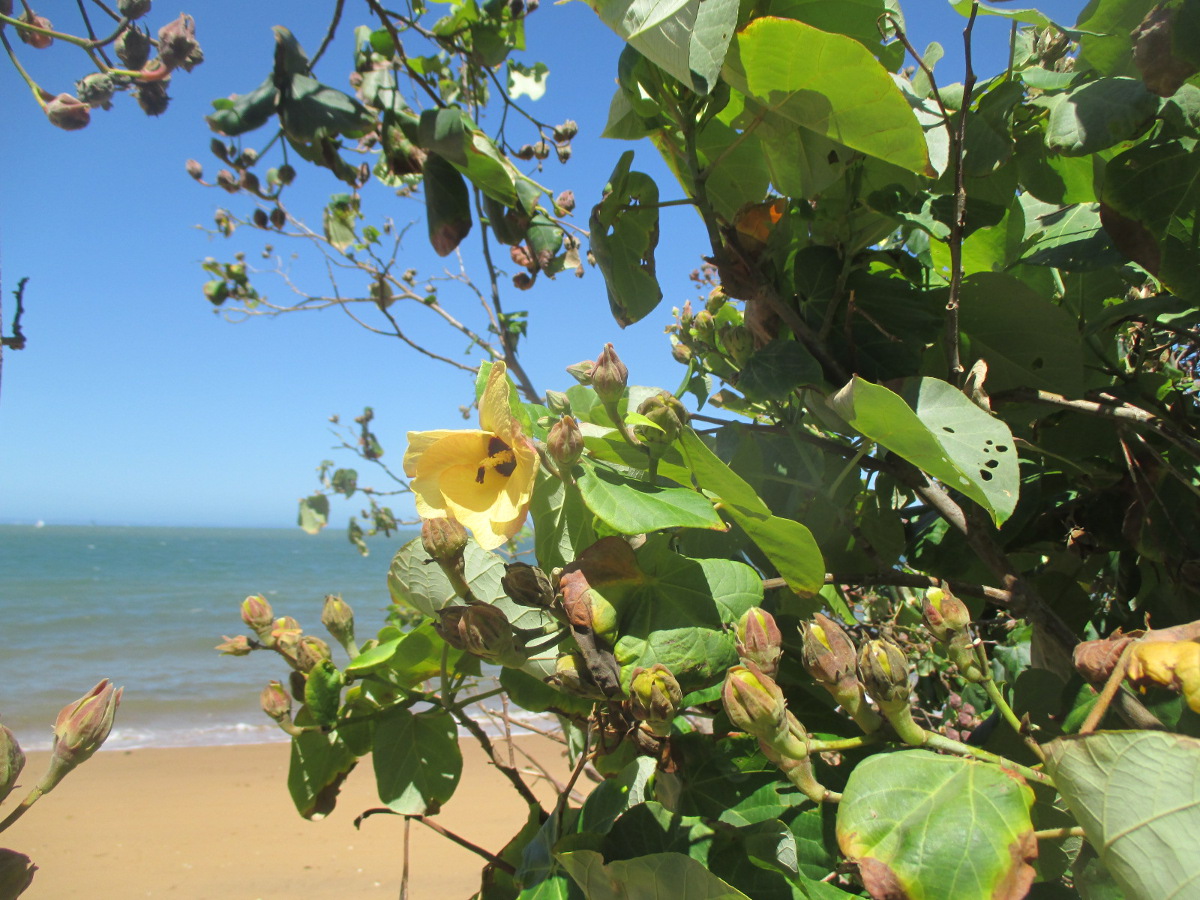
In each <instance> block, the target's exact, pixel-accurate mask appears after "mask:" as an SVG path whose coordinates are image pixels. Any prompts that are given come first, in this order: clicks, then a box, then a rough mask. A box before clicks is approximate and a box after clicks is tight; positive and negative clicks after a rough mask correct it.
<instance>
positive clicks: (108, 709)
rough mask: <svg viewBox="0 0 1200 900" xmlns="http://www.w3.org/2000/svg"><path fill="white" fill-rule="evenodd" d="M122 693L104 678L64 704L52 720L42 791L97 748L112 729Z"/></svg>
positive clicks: (121, 690) (48, 788)
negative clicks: (80, 695) (51, 734)
mask: <svg viewBox="0 0 1200 900" xmlns="http://www.w3.org/2000/svg"><path fill="white" fill-rule="evenodd" d="M123 692H124V689H123V688H114V687H113V685H112V684H111V683H109V680H108V679H107V678H105V679H104V680H103V681H101V682H100V683H99V684H98V685H96V686H95V687H94V688H92V689H91V690H90V691H88V693H86V694H85V695H84V696H82V697H80V698H79V699H78V700H76V701H75V702H74V703H69V704H67V705H66V706H64V707H63V709H62V712H60V713H59V714H58V719H57V720H56V721H55V723H54V743H53V746H52V748H51V756H50V768H49V771H47V772H46V775H45V776H44V777H43V778H42V781H41V782H40V783H39V785H38V787H40V788H41V789H42V791H43V792H46V791H49V790H51V789H52V788H53V787H54V786H55V785H56V784H58V783H59V782H60V781H62V779H63V778H64V777H65V776H66V774H67V773H68V772H70V771H71V770H72V769H74V768H75V767H76V766H78V765H79V764H80V763H83V762H86V761H87V760H88V759H90V758H91V756H92V754H93V753H95V752H96V751H97V750H99V749H100V745H101V744H103V743H104V742H105V741H106V740H107V739H108V735H109V732H111V731H112V725H113V717H114V716H115V715H116V713H117V707H118V706H119V705H120V704H121V694H122V693H123Z"/></svg>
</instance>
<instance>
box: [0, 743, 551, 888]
mask: <svg viewBox="0 0 1200 900" xmlns="http://www.w3.org/2000/svg"><path fill="white" fill-rule="evenodd" d="M513 740H514V743H515V744H516V745H517V747H519V748H520V749H521V750H524V751H525V752H527V753H529V754H530V755H531V756H532V757H534V758H535V759H537V760H538V762H539V763H541V764H542V765H543V766H544V767H545V768H546V769H547V770H548V771H549V772H550V773H551V774H552V776H553V777H554V778H555V779H556V780H558V781H559V782H560V783H562V782H565V781H566V780H567V778H568V777H569V771H568V766H567V762H566V758H565V752H564V748H563V746H562V745H561V744H558V743H556V742H554V741H551V740H548V739H546V738H543V737H539V736H536V735H533V736H520V737H516V738H514V739H513ZM460 746H461V747H462V751H463V758H464V761H463V775H462V780H461V782H460V784H459V787H458V790H457V792H456V794H455V796H454V797H453V798H452V799H451V800H450V801H449V802H448V803H447V804H446V806H445V808H444V809H443V810H442V811H441V812H440V813H439V814H438V815H437V817H436V821H437V823H438V824H439V825H441V826H442V827H444V828H446V829H448V830H449V831H451V832H454V833H456V834H459V835H461V836H462V837H464V838H466V839H467V840H469V841H471V842H472V843H474V844H477V845H479V846H480V847H483V848H485V849H486V850H489V851H491V852H498V851H499V850H500V849H501V848H502V847H503V846H504V845H505V843H507V841H508V840H509V839H510V838H512V836H513V835H515V834H516V833H517V831H518V830H519V829H520V828H521V826H522V824H523V823H524V822H525V820H526V817H527V814H528V809H527V807H526V806H525V804H524V802H523V801H522V800H521V798H520V797H519V796H518V795H517V793H516V791H515V790H514V789H513V787H512V785H511V784H510V783H509V781H508V780H507V779H506V778H505V777H504V776H503V775H502V774H501V773H500V772H499V770H497V768H496V767H495V766H494V765H493V764H491V762H490V761H489V760H488V759H487V758H486V755H485V754H484V753H483V751H482V749H481V748H480V746H479V745H478V744H477V743H476V742H475V741H473V740H470V739H464V740H462V741H460ZM497 748H498V750H499V753H500V756H501V759H505V760H507V748H506V747H505V745H504V743H503V741H499V742H497ZM289 755H290V750H289V748H288V746H286V745H284V744H280V743H263V744H237V745H219V746H201V747H178V748H141V749H134V750H116V751H108V752H103V751H102V752H100V753H97V754H96V755H95V756H94V757H92V759H91V760H89V761H88V762H87V763H85V764H84V765H83V766H81V767H79V768H78V769H77V770H76V771H74V772H72V773H71V774H70V775H68V776H67V778H66V779H65V780H64V781H63V782H62V783H61V784H60V785H59V786H58V787H57V788H56V789H55V790H54V791H53V792H52V793H50V794H48V795H46V796H45V797H43V798H42V799H41V800H40V801H39V802H38V803H37V804H35V805H34V806H33V808H32V809H30V810H29V812H28V813H26V814H25V816H23V817H22V818H21V819H20V820H18V821H17V822H16V823H14V824H13V825H12V826H11V827H10V828H9V829H8V830H7V831H5V832H4V833H3V834H2V835H0V847H5V848H8V849H11V850H16V851H18V852H21V853H24V854H26V855H27V856H29V857H30V858H31V859H32V860H33V862H34V863H35V864H36V865H37V866H38V872H37V874H36V875H35V877H34V879H33V884H32V886H31V887H30V888H29V890H28V891H27V892H26V893H25V894H23V895H22V900H61V898H64V897H82V896H87V897H89V898H95V900H124V898H134V897H163V896H170V897H182V898H209V897H211V898H231V900H241V898H248V900H268V898H295V897H305V898H318V900H320V898H330V900H332V898H355V897H399V896H400V887H401V879H402V875H403V869H404V837H405V835H404V832H405V820H404V819H403V818H402V817H400V816H390V815H373V816H371V817H369V818H367V819H365V820H364V821H363V822H362V826H361V829H356V828H355V826H354V820H355V818H356V817H357V816H358V815H360V814H361V813H362V812H364V811H365V810H368V809H378V808H379V807H381V806H382V804H381V803H380V801H379V798H378V796H377V794H376V793H375V782H374V776H373V773H372V770H371V761H370V759H369V758H368V759H364V760H363V761H361V762H360V763H359V766H358V767H357V768H356V769H355V771H353V772H352V773H351V774H350V777H349V778H348V779H347V780H346V783H345V785H344V786H343V788H342V791H341V793H340V795H339V799H338V804H337V808H336V809H335V810H334V811H333V813H332V814H331V815H330V816H328V817H327V818H326V819H324V820H321V821H306V820H304V819H302V818H301V817H300V816H299V815H298V814H297V813H296V810H295V807H294V806H293V805H292V802H291V799H290V797H289V796H288V792H287V784H286V779H287V771H288V760H289ZM48 757H49V754H48V753H45V752H33V753H29V754H28V760H27V762H26V766H25V770H24V772H23V773H22V778H21V779H20V783H21V784H22V785H25V786H29V785H32V784H34V783H35V782H36V781H37V779H38V778H39V777H40V775H41V773H42V772H43V771H44V770H45V766H46V762H47V760H48ZM515 759H516V760H517V762H518V766H521V763H522V757H521V754H520V753H517V754H516V756H515ZM521 767H523V768H527V767H524V766H521ZM528 780H529V781H530V783H531V785H532V786H533V788H534V791H535V793H536V794H537V795H538V797H539V799H540V800H541V801H542V805H543V808H545V809H547V810H549V809H550V807H551V805H552V804H553V802H554V799H555V797H556V792H555V789H554V786H553V785H552V784H549V783H547V782H546V781H545V780H544V779H540V778H530V779H528ZM26 789H27V787H26ZM21 796H23V789H22V788H18V789H17V790H15V791H14V792H13V795H12V796H11V797H10V798H9V800H8V802H7V803H6V804H5V806H4V807H3V812H4V813H7V811H8V810H9V809H10V808H11V807H12V806H13V805H14V804H15V802H16V801H17V800H18V799H19V798H20V797H21ZM408 838H409V897H411V898H413V900H421V898H446V900H452V898H469V897H471V896H473V895H474V894H475V893H476V892H477V891H478V890H479V884H480V882H479V878H480V873H481V871H482V869H483V866H484V865H485V862H486V861H485V860H484V859H483V858H482V857H480V856H478V855H476V854H474V853H472V852H471V851H469V850H466V849H464V848H462V847H460V846H458V845H457V844H455V843H453V842H452V841H450V840H449V839H447V838H445V837H443V836H441V835H439V834H437V833H435V832H434V831H432V830H430V829H429V828H427V827H425V826H423V825H421V824H420V823H417V822H413V823H412V824H411V825H410V826H409V836H408Z"/></svg>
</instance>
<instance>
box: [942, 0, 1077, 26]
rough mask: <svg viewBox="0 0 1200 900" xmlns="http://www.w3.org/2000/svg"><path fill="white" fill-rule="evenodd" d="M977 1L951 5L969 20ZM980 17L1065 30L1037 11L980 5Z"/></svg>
mask: <svg viewBox="0 0 1200 900" xmlns="http://www.w3.org/2000/svg"><path fill="white" fill-rule="evenodd" d="M974 3H975V0H950V5H951V6H952V7H954V10H955V11H956V12H957V13H958V14H959V15H960V16H962V17H963V18H969V17H970V15H971V7H972V5H973V4H974ZM978 6H979V12H978V15H981V16H1001V17H1003V18H1005V19H1012V20H1014V21H1016V22H1024V23H1025V24H1027V25H1036V26H1037V27H1038V28H1051V27H1053V28H1058V29H1059V30H1060V31H1061V30H1063V29H1062V26H1060V25H1057V24H1055V22H1054V20H1052V19H1050V18H1049V17H1048V16H1046V14H1045V13H1043V12H1041V11H1040V10H1036V9H1009V8H1008V7H1003V8H1001V7H998V6H988V5H987V4H986V3H979V4H978Z"/></svg>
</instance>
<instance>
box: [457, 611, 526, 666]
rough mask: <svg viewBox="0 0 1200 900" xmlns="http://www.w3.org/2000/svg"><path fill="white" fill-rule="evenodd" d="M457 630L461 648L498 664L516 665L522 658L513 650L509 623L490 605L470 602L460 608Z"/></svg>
mask: <svg viewBox="0 0 1200 900" xmlns="http://www.w3.org/2000/svg"><path fill="white" fill-rule="evenodd" d="M458 633H459V637H460V639H461V640H462V643H463V647H464V649H465V650H466V651H467V652H468V653H470V654H472V655H473V656H478V657H479V658H480V659H485V660H487V661H488V662H494V663H497V664H499V665H502V666H520V665H522V664H523V663H524V662H525V657H524V655H522V654H521V653H520V652H518V651H517V649H516V645H515V636H514V634H513V630H512V625H510V624H509V622H508V619H507V618H506V617H505V615H504V613H502V612H501V611H500V610H498V609H497V608H496V607H494V606H488V605H486V604H482V603H480V604H473V605H471V606H467V607H464V608H463V612H462V615H461V616H460V617H459V620H458Z"/></svg>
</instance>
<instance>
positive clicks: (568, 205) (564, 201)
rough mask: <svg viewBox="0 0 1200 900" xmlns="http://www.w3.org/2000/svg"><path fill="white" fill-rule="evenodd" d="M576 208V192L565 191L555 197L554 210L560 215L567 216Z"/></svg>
mask: <svg viewBox="0 0 1200 900" xmlns="http://www.w3.org/2000/svg"><path fill="white" fill-rule="evenodd" d="M574 209H575V192H574V191H563V192H562V193H561V194H559V195H558V196H557V197H555V198H554V210H555V212H556V213H557V214H558V215H560V216H565V215H566V214H567V213H569V212H573V211H574Z"/></svg>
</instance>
